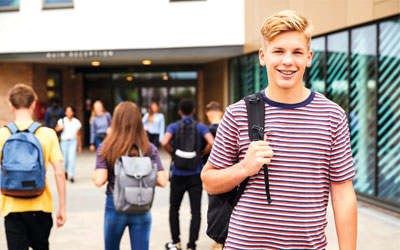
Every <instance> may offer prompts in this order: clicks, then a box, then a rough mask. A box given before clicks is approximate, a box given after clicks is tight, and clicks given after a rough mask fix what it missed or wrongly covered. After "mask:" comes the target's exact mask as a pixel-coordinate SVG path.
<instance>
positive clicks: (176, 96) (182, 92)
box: [165, 87, 197, 124]
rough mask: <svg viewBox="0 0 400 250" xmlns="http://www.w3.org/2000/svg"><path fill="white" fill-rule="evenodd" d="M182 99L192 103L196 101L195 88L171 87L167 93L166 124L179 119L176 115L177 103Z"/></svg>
mask: <svg viewBox="0 0 400 250" xmlns="http://www.w3.org/2000/svg"><path fill="white" fill-rule="evenodd" d="M183 98H188V99H191V100H192V101H193V102H194V103H197V101H196V87H171V88H169V91H168V113H167V115H166V118H165V119H166V124H170V123H172V122H176V121H177V120H180V119H181V117H180V116H179V114H178V109H179V107H178V105H179V101H180V100H181V99H183Z"/></svg>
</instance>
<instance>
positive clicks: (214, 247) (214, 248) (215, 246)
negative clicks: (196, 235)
mask: <svg viewBox="0 0 400 250" xmlns="http://www.w3.org/2000/svg"><path fill="white" fill-rule="evenodd" d="M211 249H212V250H222V244H219V243H217V242H214V243H213V244H212V245H211Z"/></svg>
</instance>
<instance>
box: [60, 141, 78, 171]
mask: <svg viewBox="0 0 400 250" xmlns="http://www.w3.org/2000/svg"><path fill="white" fill-rule="evenodd" d="M60 144H61V151H62V154H63V158H64V161H63V166H64V170H65V172H66V173H67V174H68V176H69V177H74V176H75V160H76V153H77V150H78V141H77V140H76V139H73V140H61V143H60Z"/></svg>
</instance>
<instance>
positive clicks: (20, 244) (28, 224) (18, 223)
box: [4, 211, 53, 250]
mask: <svg viewBox="0 0 400 250" xmlns="http://www.w3.org/2000/svg"><path fill="white" fill-rule="evenodd" d="M4 225H5V228H6V238H7V246H8V250H28V248H29V247H32V248H33V250H48V249H49V236H50V230H51V227H52V226H53V219H52V217H51V213H45V212H41V211H35V212H20V213H10V214H8V215H7V216H6V217H5V218H4Z"/></svg>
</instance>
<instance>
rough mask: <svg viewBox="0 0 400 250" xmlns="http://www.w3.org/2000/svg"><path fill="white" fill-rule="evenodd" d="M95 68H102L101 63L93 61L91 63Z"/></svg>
mask: <svg viewBox="0 0 400 250" xmlns="http://www.w3.org/2000/svg"><path fill="white" fill-rule="evenodd" d="M90 64H91V65H92V66H93V67H98V66H100V62H99V61H93V62H91V63H90Z"/></svg>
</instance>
